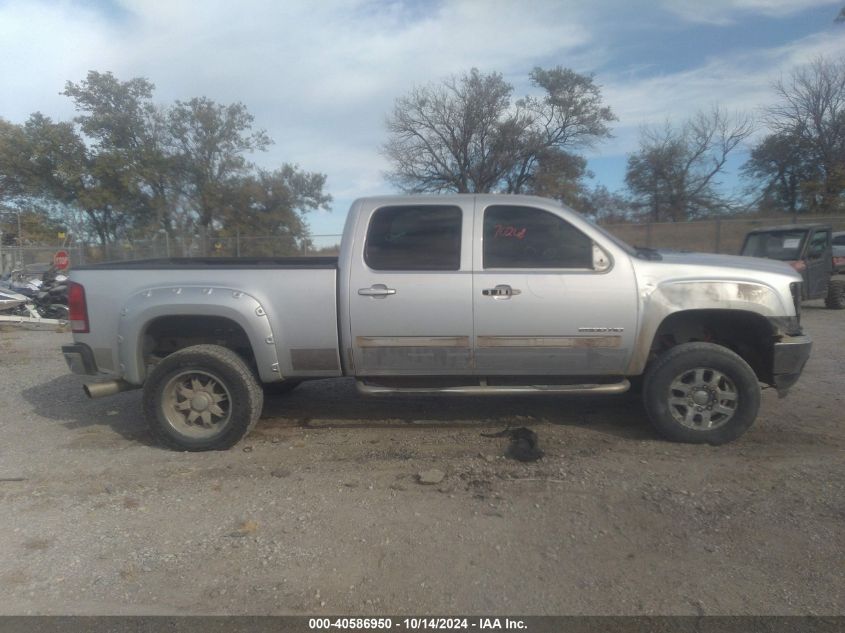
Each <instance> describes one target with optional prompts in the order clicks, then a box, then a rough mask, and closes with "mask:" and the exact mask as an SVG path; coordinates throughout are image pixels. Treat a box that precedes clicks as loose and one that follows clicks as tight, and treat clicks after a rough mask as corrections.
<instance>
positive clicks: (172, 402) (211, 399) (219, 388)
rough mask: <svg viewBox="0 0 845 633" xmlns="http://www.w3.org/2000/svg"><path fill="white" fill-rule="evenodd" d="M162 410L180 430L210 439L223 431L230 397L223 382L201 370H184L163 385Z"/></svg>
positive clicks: (227, 416) (185, 433)
mask: <svg viewBox="0 0 845 633" xmlns="http://www.w3.org/2000/svg"><path fill="white" fill-rule="evenodd" d="M161 407H162V412H163V413H164V417H165V419H166V420H167V422H168V424H170V426H171V427H173V430H175V431H176V432H177V433H180V434H181V435H186V436H189V437H195V438H208V437H212V436H214V435H217V434H218V433H220V432H221V431H222V430H223V429H224V428H225V426H226V424H227V423H228V421H229V418H230V417H231V397H230V395H229V390H228V389H227V388H226V385H225V384H224V383H223V381H222V380H221V379H220V378H219V377H218V376H215V375H214V374H211V373H209V372H205V371H200V370H191V371H185V372H182V373H180V374H177V375H175V376H173V378H171V379H170V380H169V381H168V382H167V384H166V385H165V387H164V393H163V397H162V403H161Z"/></svg>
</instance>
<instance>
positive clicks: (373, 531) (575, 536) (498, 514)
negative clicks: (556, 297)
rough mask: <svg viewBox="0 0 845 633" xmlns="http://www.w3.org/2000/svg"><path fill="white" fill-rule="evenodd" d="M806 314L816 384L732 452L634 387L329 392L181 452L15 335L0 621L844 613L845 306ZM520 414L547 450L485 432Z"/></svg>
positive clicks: (806, 383) (0, 386)
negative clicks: (198, 450) (684, 436)
mask: <svg viewBox="0 0 845 633" xmlns="http://www.w3.org/2000/svg"><path fill="white" fill-rule="evenodd" d="M803 321H804V324H805V328H806V329H807V330H808V332H809V333H810V334H812V335H813V336H814V338H815V340H816V348H815V352H814V354H813V357H812V359H811V360H810V362H809V364H808V366H807V369H806V371H805V374H804V377H803V378H802V380H801V381H800V382H799V384H798V385H797V386H796V387H795V388H794V389H793V391H792V393H791V394H790V396H789V397H788V398H787V399H785V400H778V398H777V395H776V394H775V393H774V392H773V391H771V390H766V391H765V392H764V395H763V408H762V411H761V415H760V418H759V419H758V421H757V423H756V424H755V426H754V427H753V428H752V429H751V431H749V432H748V433H747V434H746V435H745V436H744V437H743V438H741V439H740V440H739V441H737V442H735V443H733V444H731V445H728V446H722V447H716V448H714V447H709V446H686V445H677V444H670V443H667V442H664V441H662V440H660V439H658V438H657V437H656V436H655V434H654V433H653V432H652V431H651V429H650V428H649V426H648V424H647V423H646V421H645V418H644V414H643V413H642V411H641V409H640V406H639V403H638V402H637V401H636V400H635V399H633V398H631V397H629V396H619V397H613V398H604V399H584V398H570V399H563V398H558V397H548V398H541V399H529V398H505V399H479V398H460V399H455V398H450V399H442V398H427V399H422V398H395V399H389V400H375V399H366V398H363V397H361V396H359V395H358V394H357V393H356V392H355V389H354V385H353V384H352V383H351V382H350V381H349V380H325V381H319V382H313V383H308V384H305V385H303V386H301V387H300V388H299V389H297V390H296V391H294V392H293V393H292V394H289V395H287V396H277V397H268V400H267V403H266V405H265V410H264V416H263V419H262V420H261V422H260V423H259V426H258V427H257V429H256V431H255V432H254V433H253V434H252V435H251V436H250V437H249V438H247V440H245V441H244V442H243V443H241V444H240V445H238V446H237V447H235V448H234V449H232V450H230V451H227V452H218V453H202V454H188V453H176V452H169V451H166V450H162V449H160V448H158V447H156V446H154V445H152V444H151V441H150V438H149V436H148V434H147V431H146V429H145V426H144V422H143V419H142V415H141V411H140V409H141V395H140V393H139V392H129V393H123V394H120V395H118V396H115V397H112V398H107V399H102V400H97V401H90V400H87V399H86V398H85V397H84V395H83V393H82V390H81V388H80V380H79V378H78V377H75V376H72V375H69V374H68V373H67V370H66V368H65V366H64V362H63V360H62V358H61V355H60V353H59V350H58V348H59V346H60V345H61V344H63V343H64V342H66V341H69V340H70V335H69V334H62V333H54V332H27V331H17V330H12V331H10V330H6V331H2V332H0V411H2V413H0V428H1V429H2V432H3V435H2V438H3V440H2V444H0V509H2V511H0V614H32V613H38V614H64V613H76V614H137V613H150V614H152V613H155V614H175V613H178V614H200V613H201V614H211V613H215V614H303V613H308V614H312V613H313V614H318V613H327V614H328V613H332V614H377V613H390V614H398V613H416V614H419V613H441V614H442V613H468V614H469V613H478V614H490V613H519V614H702V613H704V614H843V605H845V577H843V570H845V529H843V526H845V495H843V490H844V489H845V468H843V461H844V460H843V457H844V456H845V452H844V451H843V449H845V428H843V422H845V417H844V416H843V414H842V409H843V407H845V402H843V395H842V384H843V383H842V373H841V372H842V370H843V367H844V366H845V365H844V364H843V361H845V348H843V340H844V338H845V337H843V325H845V314H843V313H842V312H834V311H829V310H824V309H821V308H820V307H819V306H818V305H816V304H810V305H808V306H806V307H805V311H804V317H803ZM506 424H511V425H528V426H530V427H531V428H532V429H534V430H535V431H536V432H537V434H538V435H539V437H540V442H541V446H542V448H543V449H544V450H545V451H546V456H545V458H543V459H542V460H540V461H539V462H536V463H533V464H521V463H517V462H514V461H511V460H509V459H506V458H505V457H503V451H504V449H505V446H506V444H507V440H505V439H503V438H488V437H484V436H482V435H481V433H482V432H490V431H495V430H499V429H501V428H503V427H504V426H505V425H506ZM430 470H439V471H441V473H442V480H441V481H439V482H437V483H433V484H430V485H424V484H422V483H419V482H418V475H419V474H420V473H425V472H426V471H430ZM428 476H431V477H432V478H433V479H435V480H437V479H439V477H440V474H438V473H428Z"/></svg>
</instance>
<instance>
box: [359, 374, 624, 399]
mask: <svg viewBox="0 0 845 633" xmlns="http://www.w3.org/2000/svg"><path fill="white" fill-rule="evenodd" d="M355 384H356V386H357V387H358V391H359V392H360V393H362V394H365V395H368V396H384V395H391V394H406V395H426V394H432V395H456V396H519V395H536V394H543V393H545V394H600V395H606V394H613V393H625V392H626V391H628V389H630V388H631V383H630V382H628V379H627V378H626V379H624V380H622V381H621V382H614V383H609V384H599V383H592V384H583V385H501V386H490V385H463V386H456V387H384V386H381V385H370V384H367V383H366V382H365V381H363V380H356V381H355Z"/></svg>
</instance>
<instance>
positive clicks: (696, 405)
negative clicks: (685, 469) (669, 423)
mask: <svg viewBox="0 0 845 633" xmlns="http://www.w3.org/2000/svg"><path fill="white" fill-rule="evenodd" d="M738 404H739V393H738V392H737V389H736V385H734V383H733V381H732V380H731V379H730V378H728V377H727V376H726V375H725V374H723V373H722V372H720V371H717V370H715V369H711V368H708V367H696V368H695V369H688V370H685V371H683V372H681V373H680V374H678V375H677V376H675V379H674V380H672V383H671V384H670V385H669V411H671V413H672V417H673V418H674V419H675V420H676V421H677V422H679V423H680V424H681V425H682V426H685V427H687V428H690V429H695V430H697V431H701V430H712V429H715V428H718V427H720V426H722V425H724V424H727V423H728V422H729V421H730V420H731V418H733V416H734V415H735V414H736V410H737V406H738Z"/></svg>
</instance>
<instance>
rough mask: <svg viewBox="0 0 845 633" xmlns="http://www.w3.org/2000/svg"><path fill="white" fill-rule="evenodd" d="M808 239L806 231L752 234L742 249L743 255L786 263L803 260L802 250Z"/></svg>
mask: <svg viewBox="0 0 845 633" xmlns="http://www.w3.org/2000/svg"><path fill="white" fill-rule="evenodd" d="M806 237H807V232H806V231H772V232H771V233H751V234H750V235H749V236H748V237H747V238H746V240H745V245H744V246H743V247H742V255H745V256H747V257H766V258H768V259H779V260H781V261H784V262H785V261H792V260H797V259H801V249H802V248H803V246H804V239H805V238H806Z"/></svg>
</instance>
